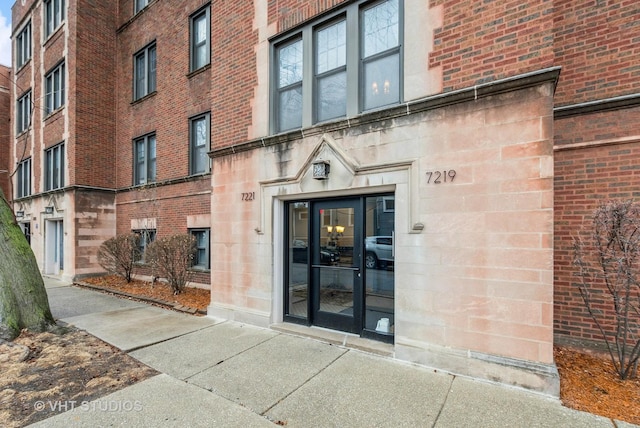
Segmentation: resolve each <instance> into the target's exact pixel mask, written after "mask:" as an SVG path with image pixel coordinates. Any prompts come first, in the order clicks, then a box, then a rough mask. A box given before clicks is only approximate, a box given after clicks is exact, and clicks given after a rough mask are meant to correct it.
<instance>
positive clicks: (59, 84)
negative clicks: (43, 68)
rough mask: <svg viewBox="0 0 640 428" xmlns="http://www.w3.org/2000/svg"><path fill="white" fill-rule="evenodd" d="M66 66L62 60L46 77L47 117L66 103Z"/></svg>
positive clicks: (45, 103)
mask: <svg viewBox="0 0 640 428" xmlns="http://www.w3.org/2000/svg"><path fill="white" fill-rule="evenodd" d="M65 80H66V67H65V62H64V61H62V62H60V63H59V64H58V65H56V66H55V67H53V68H52V69H51V70H50V71H49V72H48V73H47V74H46V75H45V77H44V90H45V95H44V107H45V118H46V117H47V116H49V115H51V114H53V113H54V112H56V111H57V110H58V109H61V108H62V107H64V105H65V94H66V90H65V89H66V83H65Z"/></svg>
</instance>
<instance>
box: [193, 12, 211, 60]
mask: <svg viewBox="0 0 640 428" xmlns="http://www.w3.org/2000/svg"><path fill="white" fill-rule="evenodd" d="M201 19H204V21H205V31H206V37H205V40H204V41H198V40H196V37H197V32H196V25H197V23H198V22H199V21H200V20H201ZM201 48H202V49H204V51H205V53H206V55H205V58H204V62H202V63H200V62H199V61H198V59H199V57H198V51H199V49H201ZM189 58H190V60H189V71H190V72H193V71H196V70H199V69H201V68H203V67H206V66H207V65H209V64H211V4H208V5H206V6H204V7H203V8H200V9H199V10H198V11H197V12H195V13H194V14H193V15H191V16H190V17H189Z"/></svg>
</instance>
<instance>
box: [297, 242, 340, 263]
mask: <svg viewBox="0 0 640 428" xmlns="http://www.w3.org/2000/svg"><path fill="white" fill-rule="evenodd" d="M291 249H292V250H293V262H294V263H307V258H308V256H307V254H308V250H309V249H308V248H307V243H306V242H305V241H303V240H301V239H294V240H293V242H292V243H291ZM339 261H340V253H339V252H338V251H335V250H331V249H329V248H327V247H321V248H320V264H321V265H327V266H330V265H334V264H336V263H337V262H339Z"/></svg>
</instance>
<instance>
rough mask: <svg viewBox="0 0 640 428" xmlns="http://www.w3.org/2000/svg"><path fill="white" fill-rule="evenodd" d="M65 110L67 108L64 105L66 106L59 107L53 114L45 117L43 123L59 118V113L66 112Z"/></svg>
mask: <svg viewBox="0 0 640 428" xmlns="http://www.w3.org/2000/svg"><path fill="white" fill-rule="evenodd" d="M64 108H65V105H64V104H63V105H61V106H60V107H58V108H57V109H55V110H54V111H52V112H51V113H49V114H48V115H46V116H45V117H44V119H43V121H44V122H45V123H46V122H50V121H51V118H52V117H54V116H57V115H58V113H60V112H61V111H63V110H64Z"/></svg>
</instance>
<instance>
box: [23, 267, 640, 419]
mask: <svg viewBox="0 0 640 428" xmlns="http://www.w3.org/2000/svg"><path fill="white" fill-rule="evenodd" d="M45 283H46V285H47V289H48V293H49V301H50V304H51V309H52V312H53V315H54V317H56V318H60V319H61V321H64V322H66V323H69V324H72V325H75V326H77V327H79V328H82V329H85V330H87V331H88V332H89V333H91V334H93V335H95V336H97V337H99V338H101V339H103V340H105V341H106V342H109V343H111V344H113V345H115V346H117V347H119V348H121V349H123V350H126V351H128V352H129V353H130V355H132V356H133V357H134V358H136V359H138V360H140V361H142V362H143V363H145V364H147V365H149V366H151V367H153V368H155V369H157V370H158V371H160V372H162V374H161V375H158V376H155V377H153V378H151V379H148V380H145V381H143V382H140V383H138V384H136V385H133V386H130V387H128V388H125V389H122V390H120V391H117V392H115V393H113V394H110V395H108V396H105V397H103V398H101V399H99V400H96V401H94V402H91V403H87V404H85V405H83V406H80V407H76V408H75V409H74V410H71V411H68V412H65V413H60V414H58V415H56V416H54V417H52V418H50V419H47V420H44V421H41V422H40V423H37V424H35V425H34V426H42V427H78V426H86V427H102V426H116V425H118V426H120V425H122V426H135V427H143V426H149V427H157V426H176V427H178V426H180V427H186V426H202V427H205V426H206V427H214V426H215V427H218V426H225V427H254V426H255V427H259V426H277V425H276V424H280V425H286V426H287V427H331V426H332V427H474V428H475V427H527V428H529V427H559V426H562V427H585V428H586V427H589V428H594V427H603V428H604V427H607V428H611V427H614V426H615V427H632V426H633V425H630V424H626V423H623V422H618V421H612V420H610V419H607V418H602V417H599V416H595V415H592V414H589V413H584V412H578V411H574V410H570V409H567V408H565V407H563V406H562V405H561V404H560V403H559V401H557V400H554V399H551V398H548V397H544V396H541V395H538V394H534V393H529V392H526V391H522V390H519V389H515V388H509V387H504V386H500V385H494V384H490V383H486V382H480V381H475V380H472V379H468V378H463V377H458V376H452V375H449V374H444V373H438V372H435V371H434V370H432V369H427V368H424V367H419V366H415V365H410V364H406V363H402V362H399V361H396V360H393V359H391V358H386V357H381V356H377V355H372V354H368V353H364V352H361V351H358V350H354V349H349V348H345V347H341V346H336V345H330V344H327V343H323V342H321V341H318V340H314V339H310V338H305V337H298V336H294V335H290V334H286V333H282V332H278V331H274V330H269V329H261V328H257V327H253V326H249V325H243V324H239V323H235V322H229V321H222V320H215V319H211V318H206V317H205V318H202V317H194V316H190V315H185V314H182V313H177V312H173V311H168V310H164V309H160V308H156V307H152V306H148V305H145V304H142V303H138V302H132V301H128V300H123V299H118V298H115V297H111V296H108V295H105V294H101V293H99V292H95V291H89V290H84V289H79V288H76V287H72V286H69V285H68V284H64V283H59V282H57V281H55V280H52V279H46V280H45Z"/></svg>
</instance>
